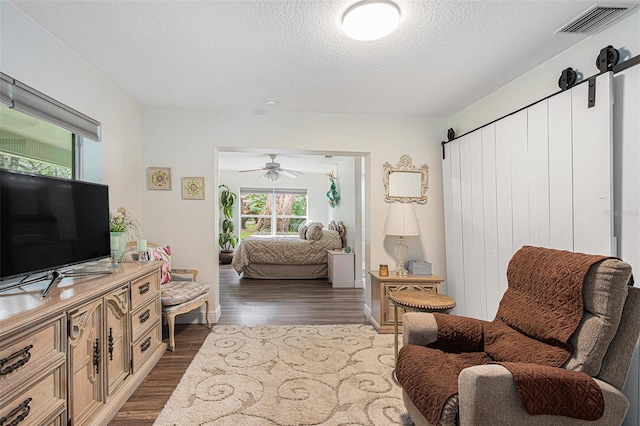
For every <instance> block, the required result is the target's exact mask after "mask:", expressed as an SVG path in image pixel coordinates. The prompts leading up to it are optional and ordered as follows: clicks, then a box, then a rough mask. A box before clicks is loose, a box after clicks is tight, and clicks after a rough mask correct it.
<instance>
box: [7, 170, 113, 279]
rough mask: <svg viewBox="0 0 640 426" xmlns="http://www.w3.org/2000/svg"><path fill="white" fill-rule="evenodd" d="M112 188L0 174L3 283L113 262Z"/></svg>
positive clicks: (73, 181) (21, 174)
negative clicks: (85, 264)
mask: <svg viewBox="0 0 640 426" xmlns="http://www.w3.org/2000/svg"><path fill="white" fill-rule="evenodd" d="M109 243H110V239H109V188H108V186H106V185H101V184H95V183H90V182H82V181H75V180H67V179H59V178H53V177H48V176H36V175H29V174H23V173H18V172H14V171H9V170H3V169H0V258H1V261H0V279H5V278H11V277H16V276H20V275H28V274H31V273H35V272H41V271H50V270H55V269H58V268H62V267H66V266H70V265H75V264H79V263H83V262H88V261H94V260H98V259H102V258H105V257H108V256H109V255H110V247H109Z"/></svg>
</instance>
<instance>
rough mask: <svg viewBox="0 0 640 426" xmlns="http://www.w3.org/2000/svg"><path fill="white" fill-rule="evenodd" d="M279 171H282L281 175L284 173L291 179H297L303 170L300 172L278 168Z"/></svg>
mask: <svg viewBox="0 0 640 426" xmlns="http://www.w3.org/2000/svg"><path fill="white" fill-rule="evenodd" d="M278 173H280V174H281V175H284V176H286V177H289V178H291V179H295V178H297V177H298V176H300V175H301V174H302V172H298V171H295V170H285V169H280V170H278Z"/></svg>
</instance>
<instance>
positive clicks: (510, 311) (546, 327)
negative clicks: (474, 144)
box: [396, 246, 606, 425]
mask: <svg viewBox="0 0 640 426" xmlns="http://www.w3.org/2000/svg"><path fill="white" fill-rule="evenodd" d="M604 259H606V257H603V256H593V255H586V254H581V253H573V252H567V251H559V250H552V249H545V248H538V247H529V246H525V247H523V248H522V249H520V250H519V251H518V252H517V253H515V254H514V255H513V257H512V259H511V261H510V262H509V267H508V270H507V278H508V282H509V288H508V289H507V291H506V292H505V294H504V296H503V298H502V300H501V302H500V307H499V308H498V313H497V315H496V318H495V319H494V320H493V321H492V322H486V321H480V320H475V319H471V318H463V317H455V316H448V315H444V314H434V315H435V318H436V322H437V324H438V337H437V339H436V341H435V342H434V343H432V344H431V345H429V347H426V348H425V347H420V346H415V345H407V346H405V347H403V348H402V349H401V351H400V356H399V357H398V364H397V366H396V376H397V378H398V381H399V382H400V384H401V385H402V387H403V389H404V390H405V391H406V392H407V394H408V395H409V397H410V398H411V400H412V401H413V403H414V404H415V405H416V407H417V408H418V409H419V410H420V412H421V413H423V415H425V418H426V419H427V421H429V423H431V424H434V425H435V424H438V421H439V419H440V415H441V413H442V408H443V406H444V404H445V402H446V401H447V399H448V398H450V397H451V396H453V395H455V394H456V393H457V392H458V375H459V374H460V372H461V371H462V370H463V369H464V368H467V367H470V366H473V365H481V364H487V363H490V362H498V363H500V364H501V365H503V366H504V367H506V368H507V369H508V370H509V371H510V372H511V373H512V375H513V377H514V381H515V383H516V386H517V388H518V393H519V395H520V397H521V401H522V407H523V409H524V410H525V411H526V412H527V413H529V414H532V415H535V414H552V415H564V416H569V417H574V418H577V419H582V420H596V419H598V418H600V417H602V413H603V411H604V401H603V398H602V392H601V391H600V388H599V387H598V385H597V384H596V383H595V382H594V381H593V379H592V378H591V377H590V376H588V375H586V374H584V373H579V372H574V371H568V370H562V369H558V367H562V365H563V364H564V363H565V362H566V361H567V359H568V358H569V356H570V355H571V351H572V348H571V346H570V345H569V344H568V341H569V338H570V337H571V335H572V334H573V333H574V332H575V330H576V329H577V327H578V325H579V324H580V320H581V318H582V315H583V300H582V284H583V282H584V278H585V276H586V274H587V271H588V270H589V268H590V267H591V266H592V265H594V264H595V263H597V262H599V261H601V260H604ZM483 349H484V352H481V351H482V350H483Z"/></svg>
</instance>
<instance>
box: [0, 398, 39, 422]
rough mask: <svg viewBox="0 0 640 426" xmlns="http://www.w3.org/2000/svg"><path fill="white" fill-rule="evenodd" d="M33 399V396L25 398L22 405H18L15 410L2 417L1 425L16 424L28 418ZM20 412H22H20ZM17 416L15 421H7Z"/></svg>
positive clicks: (0, 419)
mask: <svg viewBox="0 0 640 426" xmlns="http://www.w3.org/2000/svg"><path fill="white" fill-rule="evenodd" d="M31 401H32V398H27V399H25V400H24V402H23V403H22V404H20V405H18V406H17V407H16V408H14V409H13V410H11V412H10V413H9V414H7V415H6V416H5V417H2V418H0V426H5V424H6V426H16V425H17V424H19V423H20V422H22V421H23V420H24V419H26V418H27V416H28V415H29V411H31V407H29V403H30V402H31ZM18 413H20V414H18ZM16 415H17V417H16V418H15V419H13V421H12V422H11V423H7V421H8V420H9V419H10V418H12V417H14V416H16Z"/></svg>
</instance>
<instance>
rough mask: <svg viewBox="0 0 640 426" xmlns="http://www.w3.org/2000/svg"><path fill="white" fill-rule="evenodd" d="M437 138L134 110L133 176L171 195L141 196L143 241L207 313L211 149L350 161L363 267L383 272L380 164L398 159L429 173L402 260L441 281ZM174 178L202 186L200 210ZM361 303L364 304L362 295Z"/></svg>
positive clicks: (271, 115) (332, 118)
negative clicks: (200, 291) (204, 285)
mask: <svg viewBox="0 0 640 426" xmlns="http://www.w3.org/2000/svg"><path fill="white" fill-rule="evenodd" d="M445 132H446V120H444V119H429V118H421V117H398V116H372V115H346V114H311V113H292V112H279V111H269V112H268V113H265V114H256V113H254V112H253V111H248V110H247V111H244V110H218V109H199V108H163V107H143V110H142V146H143V148H142V163H143V167H145V168H146V167H149V166H163V167H171V169H172V174H173V186H174V190H172V191H148V190H144V191H143V192H142V201H143V217H144V221H145V226H146V236H147V238H149V239H151V240H153V241H162V242H169V243H171V246H172V248H173V257H174V264H175V265H176V266H177V267H180V266H184V267H186V266H190V267H194V268H198V269H199V270H200V276H201V277H202V279H203V280H205V281H208V282H210V283H211V290H212V291H211V294H212V295H213V297H212V298H213V299H214V300H212V302H213V306H215V307H216V309H219V299H218V261H217V257H218V246H217V235H218V222H219V211H218V207H217V202H216V199H217V196H216V193H217V186H218V182H219V176H218V172H219V171H218V170H217V164H218V158H217V157H218V151H217V149H218V148H225V147H226V148H246V149H247V150H251V149H260V148H262V149H270V152H277V151H280V152H282V151H287V150H290V151H291V150H292V151H294V152H295V150H312V151H322V152H330V153H333V154H335V155H353V153H356V154H357V155H360V154H364V155H365V156H366V161H365V162H366V164H367V167H369V168H370V170H367V176H368V177H369V181H368V188H367V194H366V200H367V202H368V211H369V223H368V228H367V229H369V234H368V235H366V236H365V237H366V239H367V241H368V243H369V247H370V249H369V250H370V256H369V257H368V265H369V267H370V268H371V267H373V268H377V265H378V264H380V263H388V264H392V260H393V259H394V255H393V244H394V243H395V241H392V242H390V244H388V245H385V244H384V237H383V235H382V229H383V227H384V220H385V215H386V210H387V206H386V203H385V202H384V197H383V185H382V165H383V164H384V163H385V162H386V161H390V162H392V163H396V162H397V161H399V160H400V156H401V155H403V154H408V155H410V156H411V157H412V158H413V160H414V164H423V163H427V164H429V165H430V167H431V175H430V181H429V190H428V191H427V195H428V197H429V202H428V204H426V205H424V206H418V207H417V208H416V212H417V214H418V216H419V221H420V227H421V230H422V231H423V234H422V235H421V236H420V237H419V238H413V240H415V241H412V242H411V245H410V249H409V254H410V255H411V256H412V257H414V258H425V259H427V260H429V261H430V262H432V263H433V270H434V272H435V273H436V274H444V271H445V256H444V219H443V217H444V214H443V204H442V180H441V176H442V172H441V160H440V158H441V148H440V141H441V140H442V136H443V135H444V134H445ZM187 146H188V148H186V147H187ZM182 176H204V177H205V200H204V201H183V200H181V199H180V190H179V179H180V178H181V177H182ZM366 299H367V305H368V304H369V300H370V295H369V294H366ZM218 314H219V312H216V315H218ZM214 319H215V318H214Z"/></svg>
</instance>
